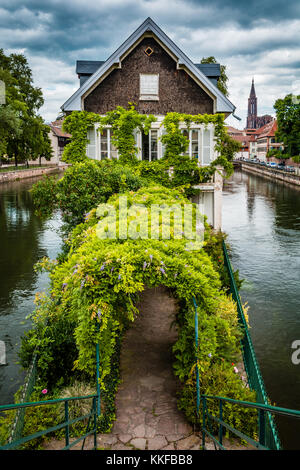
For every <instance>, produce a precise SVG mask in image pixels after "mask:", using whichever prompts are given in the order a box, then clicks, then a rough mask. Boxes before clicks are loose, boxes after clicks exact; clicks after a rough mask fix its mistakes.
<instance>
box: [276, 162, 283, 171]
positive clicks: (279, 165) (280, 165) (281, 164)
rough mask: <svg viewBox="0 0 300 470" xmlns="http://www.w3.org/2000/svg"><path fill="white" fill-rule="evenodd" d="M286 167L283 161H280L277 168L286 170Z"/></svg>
mask: <svg viewBox="0 0 300 470" xmlns="http://www.w3.org/2000/svg"><path fill="white" fill-rule="evenodd" d="M284 169H285V165H284V164H283V163H279V164H278V165H277V170H284Z"/></svg>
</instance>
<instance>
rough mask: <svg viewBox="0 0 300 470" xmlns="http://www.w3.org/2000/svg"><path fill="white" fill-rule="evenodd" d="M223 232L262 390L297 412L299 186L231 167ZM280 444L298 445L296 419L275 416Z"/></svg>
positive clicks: (299, 372) (299, 430) (299, 375)
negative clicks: (236, 274) (240, 280)
mask: <svg viewBox="0 0 300 470" xmlns="http://www.w3.org/2000/svg"><path fill="white" fill-rule="evenodd" d="M223 230H224V231H225V232H226V233H227V234H228V238H227V241H228V242H229V244H230V246H231V248H232V253H231V262H232V264H233V267H234V269H238V270H239V273H240V277H241V278H243V279H245V282H244V285H243V287H242V289H241V291H240V294H241V298H242V302H243V303H246V302H247V304H248V307H249V310H248V315H249V322H250V327H251V328H250V334H251V337H252V341H253V343H254V348H255V352H256V355H257V359H258V362H259V365H260V369H261V372H262V376H263V378H264V382H265V385H266V389H267V393H268V395H269V397H270V399H271V401H272V402H273V403H275V404H276V405H277V406H281V407H286V408H293V409H298V410H300V364H299V365H295V364H293V362H292V358H291V356H292V353H293V352H294V350H293V349H292V348H291V345H292V343H293V342H294V341H295V340H300V188H299V189H298V188H295V187H292V186H285V185H283V184H282V183H279V182H272V181H270V180H267V179H264V178H263V177H261V176H253V175H251V174H250V173H246V172H241V171H235V173H234V175H233V176H232V177H231V178H230V180H228V181H226V182H225V184H224V192H223ZM278 427H279V433H280V438H281V441H282V444H283V447H284V448H287V449H298V450H299V449H300V420H294V419H291V418H285V419H282V418H281V419H280V420H278Z"/></svg>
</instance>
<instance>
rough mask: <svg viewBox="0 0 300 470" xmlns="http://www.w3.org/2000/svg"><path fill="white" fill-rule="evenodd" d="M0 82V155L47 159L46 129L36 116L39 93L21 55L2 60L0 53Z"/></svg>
mask: <svg viewBox="0 0 300 470" xmlns="http://www.w3.org/2000/svg"><path fill="white" fill-rule="evenodd" d="M0 80H2V81H3V82H4V83H5V91H6V103H5V104H4V105H2V106H1V107H0V139H1V145H0V155H4V154H7V155H9V156H10V157H14V159H15V164H16V165H17V164H18V161H24V160H25V161H28V160H29V159H33V160H35V159H36V158H38V157H41V156H45V157H46V158H47V159H50V158H51V143H50V139H49V136H48V132H49V128H48V126H46V125H45V123H44V122H43V119H42V118H41V116H39V115H38V114H37V111H38V109H39V108H40V107H41V106H42V105H43V104H44V99H43V95H42V91H41V89H40V88H38V87H34V86H33V78H32V71H31V69H30V67H29V65H28V63H27V59H26V57H25V56H24V55H23V54H10V55H9V56H6V55H5V54H4V52H3V49H0Z"/></svg>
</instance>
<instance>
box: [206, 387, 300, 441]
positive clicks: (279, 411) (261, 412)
mask: <svg viewBox="0 0 300 470" xmlns="http://www.w3.org/2000/svg"><path fill="white" fill-rule="evenodd" d="M207 400H214V401H217V402H218V404H219V416H218V417H216V416H213V415H212V414H211V413H209V411H208V407H207ZM201 401H202V448H203V450H205V440H206V436H208V437H209V438H211V439H212V441H213V443H214V445H215V449H216V448H217V447H218V449H219V450H226V448H225V447H224V445H223V434H224V430H225V429H227V430H228V431H230V432H231V433H232V434H234V435H235V436H237V437H238V438H239V439H241V440H243V441H246V442H247V443H248V444H250V445H251V446H253V447H255V448H256V449H258V450H279V449H278V448H275V449H274V448H273V447H269V445H268V433H267V432H266V426H267V423H268V419H269V418H268V416H269V415H271V414H275V415H284V416H289V417H293V418H297V419H300V411H298V410H290V409H288V408H280V407H278V406H271V405H264V404H261V403H252V402H247V401H241V400H233V399H231V398H225V397H217V396H211V395H201ZM224 402H225V403H231V404H233V405H239V406H240V407H245V408H254V409H256V410H257V411H258V436H259V439H258V441H256V440H254V439H252V438H251V437H249V436H247V435H246V434H245V433H243V432H241V431H239V430H237V429H235V428H234V427H233V426H230V425H229V424H227V423H225V422H224V420H223V403H224ZM211 421H214V422H215V423H217V426H218V428H219V432H218V439H217V438H216V436H215V435H214V434H213V432H212V427H211ZM207 428H209V429H207Z"/></svg>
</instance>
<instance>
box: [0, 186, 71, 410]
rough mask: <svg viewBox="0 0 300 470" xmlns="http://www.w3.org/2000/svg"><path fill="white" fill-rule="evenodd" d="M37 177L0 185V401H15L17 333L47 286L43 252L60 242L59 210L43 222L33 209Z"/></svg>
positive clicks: (56, 249)
mask: <svg viewBox="0 0 300 470" xmlns="http://www.w3.org/2000/svg"><path fill="white" fill-rule="evenodd" d="M36 181H37V178H30V179H26V180H22V181H15V182H11V183H2V184H1V185H0V340H1V341H4V343H5V346H6V362H7V365H1V366H0V403H1V404H7V403H11V402H13V395H14V393H15V392H16V391H17V390H18V388H19V387H20V385H22V383H23V379H24V373H23V372H22V370H21V368H20V366H19V365H18V360H19V358H18V351H19V348H20V337H21V336H22V334H23V333H24V331H26V330H27V329H29V328H30V325H31V321H30V320H29V319H26V317H27V316H28V315H29V314H30V313H32V311H33V310H34V297H35V293H36V292H38V291H44V290H46V289H47V286H48V275H47V273H36V272H35V271H34V264H35V263H36V262H37V261H38V260H39V259H40V258H42V257H43V256H49V258H51V259H54V258H56V256H57V254H58V253H59V251H60V247H61V237H60V234H59V228H60V226H61V224H62V222H61V219H60V216H59V214H54V215H53V217H51V218H50V219H48V220H47V221H46V222H42V221H41V220H40V219H39V218H38V217H37V216H36V215H34V208H33V204H32V198H31V195H30V193H29V189H30V188H31V186H32V185H33V183H34V182H36Z"/></svg>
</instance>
